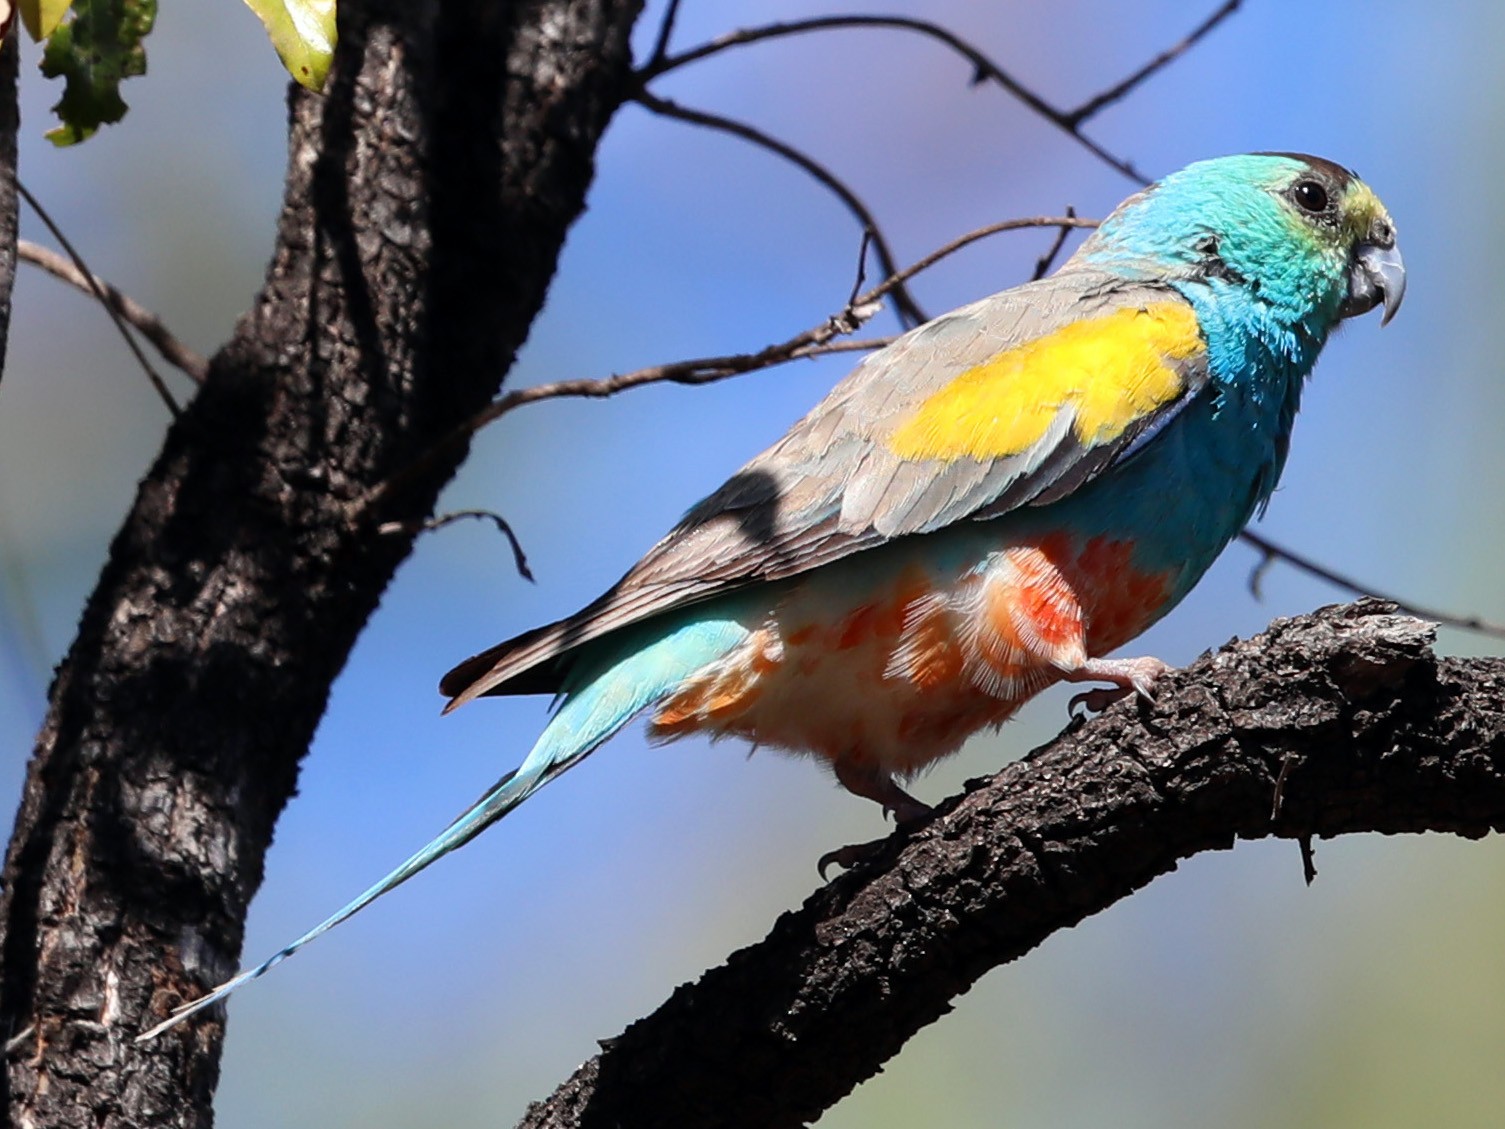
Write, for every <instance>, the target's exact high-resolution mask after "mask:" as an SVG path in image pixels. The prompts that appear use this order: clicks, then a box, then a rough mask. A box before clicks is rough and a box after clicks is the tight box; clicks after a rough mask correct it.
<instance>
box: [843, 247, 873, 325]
mask: <svg viewBox="0 0 1505 1129" xmlns="http://www.w3.org/2000/svg"><path fill="white" fill-rule="evenodd" d="M875 234H876V232H874V231H873V229H872V228H870V227H865V228H863V229H862V242H861V243H860V244H859V245H858V247H857V275H856V277H855V278H853V279H852V290H851V293H849V294H848V295H847V309H849V310H850V309H851V308H852V307H853V306H855V305H856V304H857V298H858V295H860V294H861V293H862V287H863V284H864V283H865V282H867V251H868V248H869V247H871V246H872V245H873V237H874V235H875Z"/></svg>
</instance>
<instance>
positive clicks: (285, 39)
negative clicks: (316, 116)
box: [246, 0, 335, 90]
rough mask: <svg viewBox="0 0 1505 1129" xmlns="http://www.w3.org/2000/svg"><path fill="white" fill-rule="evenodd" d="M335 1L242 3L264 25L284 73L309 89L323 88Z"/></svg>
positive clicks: (251, 0)
mask: <svg viewBox="0 0 1505 1129" xmlns="http://www.w3.org/2000/svg"><path fill="white" fill-rule="evenodd" d="M334 5H335V0H246V6H247V7H249V8H250V9H251V11H253V12H255V13H256V18H257V19H259V20H260V21H261V22H262V23H263V24H264V25H266V29H267V35H269V36H271V39H272V46H273V47H275V48H277V54H278V55H280V56H282V65H283V66H285V67H286V68H287V72H288V74H290V75H292V76H293V77H294V78H295V79H297V80H298V81H299V82H301V83H302V84H303V85H304V86H306V87H308V88H309V89H310V90H322V89H324V76H325V75H327V74H328V73H329V60H330V59H331V58H332V57H333V55H334V41H335V32H334Z"/></svg>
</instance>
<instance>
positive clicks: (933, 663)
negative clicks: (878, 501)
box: [649, 533, 1171, 776]
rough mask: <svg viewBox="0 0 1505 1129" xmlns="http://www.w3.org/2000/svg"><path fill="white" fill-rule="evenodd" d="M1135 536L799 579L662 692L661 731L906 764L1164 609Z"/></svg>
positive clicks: (1024, 545)
mask: <svg viewBox="0 0 1505 1129" xmlns="http://www.w3.org/2000/svg"><path fill="white" fill-rule="evenodd" d="M1132 549H1133V546H1132V544H1131V543H1130V542H1128V541H1123V540H1112V539H1109V538H1107V537H1094V538H1092V539H1090V540H1087V541H1086V542H1085V543H1083V542H1081V541H1080V540H1079V539H1077V538H1075V537H1073V536H1071V535H1069V534H1065V533H1053V534H1048V535H1042V536H1039V537H1037V538H1034V539H1027V540H1022V541H1021V542H1020V543H1018V544H1015V545H1013V546H1010V547H1009V548H1007V549H1002V550H999V551H997V552H994V553H991V554H989V555H988V556H987V558H986V559H985V560H984V561H983V562H980V563H981V565H982V567H980V568H978V567H973V568H968V569H964V570H960V572H959V575H956V576H953V577H938V576H936V575H934V574H933V573H931V572H929V571H928V570H926V569H925V568H923V567H922V566H921V565H919V564H911V565H908V566H906V567H905V568H903V569H902V570H900V571H898V573H897V574H896V576H894V577H893V578H892V579H891V580H889V581H888V582H887V583H886V584H884V585H883V586H882V587H881V588H880V589H879V590H878V591H876V592H874V591H873V590H872V589H871V587H867V588H865V589H864V596H865V598H863V599H861V600H860V601H857V600H854V599H853V598H852V597H851V596H850V595H848V594H847V593H845V592H843V591H841V590H840V589H839V588H833V587H832V586H830V585H826V586H820V585H817V584H812V583H806V584H804V585H798V586H795V587H793V588H790V589H786V590H785V591H784V593H783V595H782V598H781V599H780V601H779V602H778V604H777V605H775V606H774V607H772V608H770V609H769V610H768V613H767V615H766V618H765V620H764V621H763V622H762V623H761V624H759V625H758V626H757V627H756V629H755V630H754V631H753V632H752V633H751V634H750V635H749V637H748V639H747V640H745V641H744V642H743V643H742V644H741V645H740V646H738V647H737V648H736V649H735V650H734V651H732V652H731V653H730V654H729V655H727V656H726V658H724V659H723V660H721V661H720V662H718V663H716V664H714V665H713V666H711V667H709V668H707V669H705V670H703V671H701V672H700V673H699V674H698V675H696V676H695V677H694V678H692V679H690V680H689V681H688V682H687V683H686V684H685V685H683V686H682V687H681V688H680V689H679V690H677V691H676V692H675V693H674V694H672V695H670V696H669V697H668V698H667V699H665V700H664V701H663V702H661V703H660V705H659V706H658V709H657V711H656V712H655V714H654V716H653V718H652V721H651V724H650V728H649V732H650V734H651V735H652V736H654V737H657V738H671V737H678V736H681V735H683V734H687V733H693V732H707V733H710V734H712V735H715V736H721V735H727V734H735V735H737V736H741V737H744V738H746V739H748V740H750V741H752V742H754V743H755V744H760V745H770V746H774V747H777V748H782V749H786V750H789V751H792V752H801V753H808V754H813V755H815V756H818V757H821V758H824V759H826V760H830V761H832V762H835V761H845V762H849V763H855V764H873V765H876V766H877V767H879V768H881V769H882V770H883V771H885V772H889V773H893V774H896V775H899V776H907V775H910V774H912V773H914V772H915V771H917V770H918V769H920V768H922V767H924V766H925V765H927V764H929V763H931V762H932V761H934V760H936V759H938V758H939V757H942V756H945V755H947V754H948V753H951V752H954V751H955V750H956V749H957V748H958V747H959V746H960V745H961V743H962V742H963V741H964V740H966V738H967V737H969V736H970V735H971V734H973V733H975V732H977V731H978V730H980V729H983V728H987V727H989V726H997V725H999V724H1001V723H1002V722H1004V721H1006V720H1007V719H1008V718H1009V717H1010V716H1012V715H1013V713H1014V712H1015V711H1016V710H1017V709H1018V708H1019V707H1020V706H1021V705H1022V704H1023V703H1024V702H1026V701H1028V700H1029V699H1030V698H1031V697H1033V696H1034V695H1035V694H1037V693H1039V692H1040V691H1041V690H1042V689H1044V688H1045V687H1046V686H1049V685H1050V684H1051V683H1053V682H1055V681H1057V680H1058V679H1059V678H1060V677H1061V673H1062V671H1063V670H1070V669H1072V668H1073V667H1074V666H1076V665H1078V664H1080V663H1081V662H1082V661H1083V660H1085V659H1086V658H1088V657H1096V656H1099V655H1102V654H1105V653H1107V652H1108V651H1111V650H1113V649H1115V648H1116V647H1119V646H1121V645H1123V644H1124V643H1125V642H1127V641H1128V640H1129V639H1131V638H1133V637H1134V636H1135V635H1137V634H1139V632H1141V631H1143V630H1144V628H1145V627H1146V626H1148V625H1149V624H1150V623H1151V622H1153V621H1154V619H1155V618H1156V617H1157V615H1158V614H1159V612H1160V610H1161V609H1162V608H1163V606H1164V604H1165V601H1166V599H1167V598H1168V594H1169V591H1170V586H1171V577H1170V576H1169V575H1166V574H1156V573H1150V572H1145V571H1142V570H1140V569H1137V568H1135V566H1134V564H1133V560H1132V556H1133V554H1132Z"/></svg>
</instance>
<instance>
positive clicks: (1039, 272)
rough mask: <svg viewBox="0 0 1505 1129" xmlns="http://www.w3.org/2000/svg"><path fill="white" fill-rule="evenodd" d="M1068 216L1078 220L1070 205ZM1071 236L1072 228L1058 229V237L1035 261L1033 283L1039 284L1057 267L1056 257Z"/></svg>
mask: <svg viewBox="0 0 1505 1129" xmlns="http://www.w3.org/2000/svg"><path fill="white" fill-rule="evenodd" d="M1066 215H1067V216H1068V217H1070V218H1071V219H1076V209H1075V208H1073V207H1072V206H1071V205H1070V204H1067V205H1066ZM1070 234H1071V228H1069V227H1066V226H1064V225H1063V226H1061V227H1058V228H1056V237H1055V238H1054V239H1052V240H1051V242H1050V246H1049V247H1048V248H1047V249H1046V251H1045V254H1043V255H1041V256H1040V257H1039V258H1038V259H1036V260H1035V273H1034V274H1032V275H1031V276H1030V278H1031V279H1032V280H1033V281H1035V282H1039V281H1040V280H1041V279H1042V278H1044V277H1045V276H1046V275H1047V274H1049V273H1050V268H1051V267H1052V266H1054V265H1055V261H1056V256H1057V255H1059V254H1060V253H1061V248H1062V247H1064V246H1065V245H1066V237H1067V236H1068V235H1070Z"/></svg>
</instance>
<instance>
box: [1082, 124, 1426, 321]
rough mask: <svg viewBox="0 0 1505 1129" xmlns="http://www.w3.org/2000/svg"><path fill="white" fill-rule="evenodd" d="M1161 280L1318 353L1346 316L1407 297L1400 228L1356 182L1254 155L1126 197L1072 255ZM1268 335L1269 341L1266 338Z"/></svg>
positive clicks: (1294, 161) (1351, 176)
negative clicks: (1307, 344) (1305, 342)
mask: <svg viewBox="0 0 1505 1129" xmlns="http://www.w3.org/2000/svg"><path fill="white" fill-rule="evenodd" d="M1073 262H1076V263H1081V264H1083V265H1090V266H1094V267H1098V268H1103V269H1107V270H1110V271H1113V272H1114V273H1117V274H1122V275H1124V276H1125V277H1131V278H1136V279H1144V280H1159V281H1164V282H1166V283H1168V284H1170V285H1172V286H1174V287H1175V288H1176V289H1177V290H1180V291H1181V292H1182V293H1183V294H1184V295H1185V296H1186V298H1187V299H1188V300H1189V301H1191V302H1192V304H1193V305H1195V306H1197V307H1199V312H1201V309H1202V308H1203V307H1204V306H1207V305H1208V304H1209V302H1210V301H1212V300H1215V301H1216V304H1217V306H1218V307H1220V309H1219V310H1218V311H1217V312H1218V314H1219V315H1220V320H1221V319H1222V318H1227V317H1228V316H1229V315H1230V314H1231V315H1233V316H1234V317H1236V318H1238V319H1239V320H1248V321H1249V322H1250V323H1251V328H1252V327H1254V326H1258V325H1259V324H1261V323H1263V324H1264V325H1265V326H1266V327H1267V328H1268V329H1270V330H1271V331H1280V332H1285V333H1291V332H1294V333H1296V334H1297V335H1298V336H1299V337H1302V338H1308V339H1310V343H1311V345H1312V346H1313V348H1314V350H1315V348H1320V347H1321V343H1322V341H1323V340H1324V339H1325V338H1326V336H1327V333H1328V331H1329V330H1330V329H1331V328H1332V326H1333V325H1335V324H1336V323H1337V322H1338V321H1339V320H1341V319H1342V318H1345V317H1352V316H1354V315H1356V314H1361V313H1366V312H1368V311H1369V310H1372V309H1374V308H1375V307H1376V306H1383V307H1384V316H1383V321H1385V322H1388V321H1389V320H1390V318H1391V317H1393V316H1394V314H1395V311H1396V310H1397V309H1398V308H1399V307H1400V303H1401V298H1402V297H1403V296H1404V294H1405V268H1404V266H1403V264H1402V262H1401V257H1400V252H1399V250H1398V249H1397V247H1396V242H1395V225H1394V224H1393V223H1392V222H1391V219H1390V214H1389V213H1388V212H1387V211H1386V210H1385V206H1384V205H1383V204H1381V203H1380V201H1379V198H1378V197H1377V196H1376V195H1375V194H1374V192H1373V191H1371V190H1370V188H1369V186H1368V185H1366V184H1365V183H1364V182H1363V181H1362V180H1360V179H1359V177H1358V176H1357V175H1356V174H1355V173H1353V172H1351V171H1349V170H1348V169H1345V168H1343V167H1342V166H1341V165H1337V164H1334V163H1333V162H1332V161H1327V160H1324V159H1322V158H1321V157H1310V156H1305V155H1303V154H1299V153H1249V154H1244V155H1241V156H1234V157H1220V158H1216V159H1214V160H1210V161H1199V162H1197V163H1196V164H1193V165H1188V166H1187V167H1186V168H1184V169H1182V170H1181V171H1180V172H1177V173H1173V174H1172V175H1170V176H1168V177H1166V178H1165V179H1164V180H1162V181H1159V182H1158V183H1156V184H1153V185H1151V186H1150V187H1149V188H1146V189H1145V190H1144V191H1143V192H1139V193H1137V194H1135V195H1134V196H1131V197H1130V198H1129V199H1127V200H1125V201H1124V202H1123V204H1121V205H1120V206H1119V207H1118V208H1117V209H1116V210H1115V211H1114V212H1113V214H1112V215H1111V216H1109V217H1108V219H1107V220H1105V221H1104V222H1103V225H1102V226H1101V227H1100V228H1099V229H1098V230H1097V231H1096V232H1095V233H1094V234H1093V235H1092V237H1091V238H1089V239H1088V240H1087V241H1086V242H1085V243H1084V244H1083V245H1082V247H1081V249H1080V250H1079V251H1078V252H1077V253H1076V255H1075V256H1074V257H1073ZM1260 335H1261V336H1263V335H1264V334H1263V333H1261V334H1260Z"/></svg>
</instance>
